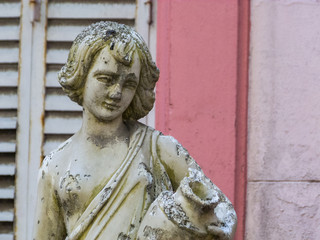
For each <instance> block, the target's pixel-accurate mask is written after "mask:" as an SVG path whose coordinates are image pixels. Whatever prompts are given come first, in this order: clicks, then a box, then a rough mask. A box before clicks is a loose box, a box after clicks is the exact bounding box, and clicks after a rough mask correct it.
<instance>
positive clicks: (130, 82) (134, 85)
mask: <svg viewBox="0 0 320 240" xmlns="http://www.w3.org/2000/svg"><path fill="white" fill-rule="evenodd" d="M123 86H124V87H125V88H130V89H136V88H137V82H136V81H134V80H127V81H126V82H125V83H124V85H123Z"/></svg>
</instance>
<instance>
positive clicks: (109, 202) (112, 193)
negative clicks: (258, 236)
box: [34, 122, 236, 240]
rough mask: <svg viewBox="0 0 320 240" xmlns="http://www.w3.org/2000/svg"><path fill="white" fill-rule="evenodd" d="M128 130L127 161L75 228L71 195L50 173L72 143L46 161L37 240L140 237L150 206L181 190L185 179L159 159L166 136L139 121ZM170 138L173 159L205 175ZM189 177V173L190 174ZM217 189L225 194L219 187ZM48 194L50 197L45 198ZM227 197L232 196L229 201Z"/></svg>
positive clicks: (105, 184) (95, 197)
mask: <svg viewBox="0 0 320 240" xmlns="http://www.w3.org/2000/svg"><path fill="white" fill-rule="evenodd" d="M128 126H129V129H130V144H129V148H128V152H127V154H126V157H125V158H124V160H123V161H122V163H121V165H120V167H119V168H118V169H117V170H116V171H115V173H114V174H113V175H112V177H111V178H109V179H108V181H107V182H104V183H99V184H98V185H101V186H102V187H101V188H100V189H99V191H98V193H97V194H96V195H95V196H94V198H93V199H92V200H91V202H90V203H88V205H87V206H85V207H84V208H83V209H84V211H83V212H82V214H81V215H80V216H79V217H78V219H77V220H76V221H75V222H74V223H72V224H70V223H68V221H67V220H66V219H67V217H68V216H67V215H68V214H67V212H66V210H65V209H64V208H63V206H64V205H63V199H64V197H65V196H64V195H63V193H62V192H61V191H60V190H59V189H58V188H57V187H56V186H58V184H57V183H55V182H58V181H59V178H58V177H57V176H53V175H54V174H53V173H52V170H50V169H52V168H53V166H54V165H55V164H56V163H55V162H54V161H55V160H54V155H55V154H56V153H57V152H59V151H63V149H64V147H65V146H66V145H67V144H68V141H67V142H66V143H65V144H64V145H62V146H61V147H59V148H58V150H56V151H54V152H53V153H52V154H50V155H49V156H48V157H46V159H45V160H44V162H43V164H42V167H41V169H40V173H39V193H40V194H39V195H38V209H37V220H36V223H35V233H34V236H35V237H34V239H35V240H40V239H41V240H42V239H55V240H60V239H65V240H77V239H79V240H91V239H97V240H102V239H104V240H107V239H110V240H113V239H119V240H135V239H137V233H138V230H139V226H140V224H141V222H142V220H143V218H144V216H145V214H146V212H147V211H148V209H149V207H150V205H151V204H152V203H153V202H154V201H155V199H156V198H157V197H158V196H159V194H160V193H163V192H165V191H169V192H172V191H175V190H176V189H177V187H178V185H179V182H178V183H177V180H176V179H173V178H179V177H177V176H178V175H179V174H178V173H177V174H174V173H172V171H174V170H173V169H171V168H170V167H168V166H167V164H166V162H165V160H162V159H160V157H159V152H161V149H158V148H159V147H160V146H159V145H158V144H157V141H158V138H159V135H160V136H161V134H160V132H158V131H156V130H154V129H152V128H149V127H147V126H145V125H143V124H140V123H137V122H134V123H131V124H130V125H128ZM168 139H169V145H172V146H171V148H172V149H176V153H175V154H176V156H174V154H171V155H169V156H170V157H173V158H174V157H176V158H177V159H176V160H177V161H181V159H183V161H185V162H189V164H188V171H191V172H192V171H193V170H196V171H199V169H200V168H199V167H198V165H197V164H196V163H195V162H194V160H193V159H192V158H191V157H190V156H189V155H188V153H187V152H186V150H185V149H184V148H182V147H181V145H180V144H179V143H178V142H176V140H174V139H173V138H172V137H169V138H168ZM160 148H161V147H160ZM200 171H201V170H200ZM201 173H202V171H201ZM188 174H189V173H187V172H186V173H185V175H188ZM176 175H177V176H176ZM46 179H49V181H48V183H43V182H44V181H46ZM60 185H61V178H60ZM41 186H42V189H41ZM213 190H214V191H218V193H219V194H222V193H221V192H220V190H218V189H217V188H216V189H213ZM44 194H47V195H49V196H43V195H44ZM219 197H220V196H219ZM223 199H226V198H225V197H223ZM68 201H69V203H70V204H69V206H73V205H72V204H73V202H72V199H71V200H68ZM70 201H71V202H70ZM227 201H228V200H227ZM228 204H229V202H228ZM229 205H231V204H229ZM232 217H233V216H232ZM234 218H235V213H234V217H233V219H234ZM228 224H229V225H230V224H231V226H228V227H229V229H228V231H233V229H234V225H235V224H236V223H235V222H232V221H231V222H230V223H228ZM177 228H179V226H177ZM230 229H231V230H230ZM231 235H232V234H231ZM231 235H230V236H231ZM150 239H151V238H150ZM194 239H197V238H194ZM199 239H200V238H199ZM201 239H202V238H201ZM203 239H204V238H203ZM206 239H207V238H206ZM212 239H220V238H212ZM221 239H222V238H221ZM226 239H227V238H226Z"/></svg>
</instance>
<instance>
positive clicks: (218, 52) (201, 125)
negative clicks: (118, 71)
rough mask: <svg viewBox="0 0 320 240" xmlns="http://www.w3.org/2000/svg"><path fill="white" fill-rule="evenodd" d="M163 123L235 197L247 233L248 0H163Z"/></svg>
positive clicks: (159, 110) (159, 114)
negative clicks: (245, 221) (245, 220)
mask: <svg viewBox="0 0 320 240" xmlns="http://www.w3.org/2000/svg"><path fill="white" fill-rule="evenodd" d="M157 4H158V7H157V8H158V10H157V11H158V12H157V16H158V18H157V34H158V35H157V64H158V66H159V68H160V81H159V83H158V85H157V96H156V98H157V100H156V128H157V129H159V130H161V131H163V132H164V133H165V134H169V135H172V136H174V137H175V138H176V139H178V141H179V142H181V143H182V145H183V146H184V147H185V148H187V149H188V150H189V152H190V154H191V155H192V156H193V157H194V158H195V159H196V160H197V162H198V163H199V164H200V166H201V167H202V169H203V170H204V172H205V173H206V175H207V176H208V177H210V178H211V179H212V180H213V182H214V183H215V184H216V185H217V186H218V187H220V188H221V189H222V191H223V192H224V193H226V195H227V196H228V197H229V199H230V200H231V201H232V202H233V203H234V205H235V207H236V211H237V215H238V229H237V233H236V239H237V240H240V239H243V236H244V218H245V196H246V180H247V178H246V136H247V73H248V71H247V70H248V64H247V60H248V39H249V38H248V35H249V0H243V1H237V0H228V1H226V0H223V1H222V0H161V1H158V3H157Z"/></svg>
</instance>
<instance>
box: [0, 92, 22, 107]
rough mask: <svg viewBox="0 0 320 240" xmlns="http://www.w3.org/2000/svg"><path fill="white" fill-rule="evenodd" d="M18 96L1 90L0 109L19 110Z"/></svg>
mask: <svg viewBox="0 0 320 240" xmlns="http://www.w3.org/2000/svg"><path fill="white" fill-rule="evenodd" d="M17 107H18V96H17V94H16V93H10V92H9V93H3V92H2V91H1V89H0V108H2V109H17Z"/></svg>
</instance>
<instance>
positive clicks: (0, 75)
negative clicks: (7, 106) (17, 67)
mask: <svg viewBox="0 0 320 240" xmlns="http://www.w3.org/2000/svg"><path fill="white" fill-rule="evenodd" d="M0 31H1V30H0ZM17 84H18V72H17V71H0V87H17Z"/></svg>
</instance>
